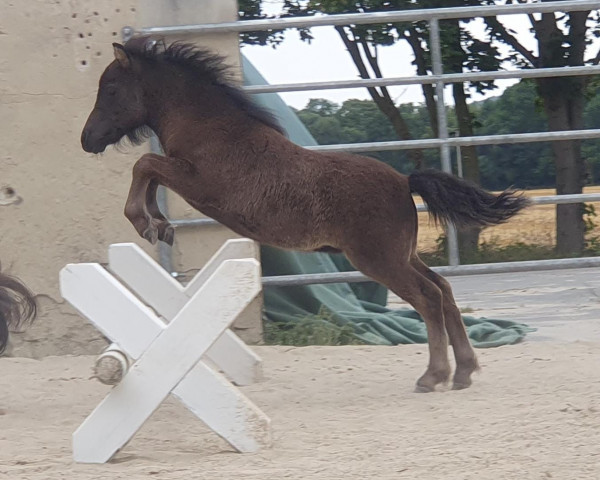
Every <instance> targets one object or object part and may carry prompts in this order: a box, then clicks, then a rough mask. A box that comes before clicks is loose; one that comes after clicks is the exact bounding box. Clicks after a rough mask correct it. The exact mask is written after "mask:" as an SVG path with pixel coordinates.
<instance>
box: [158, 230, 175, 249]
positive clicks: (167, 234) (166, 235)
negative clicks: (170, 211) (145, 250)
mask: <svg viewBox="0 0 600 480" xmlns="http://www.w3.org/2000/svg"><path fill="white" fill-rule="evenodd" d="M158 239H159V240H161V241H163V242H165V243H166V244H168V245H170V246H171V247H172V246H173V242H174V241H175V229H174V228H173V225H168V226H167V227H165V229H164V230H163V231H162V234H161V235H159V237H158Z"/></svg>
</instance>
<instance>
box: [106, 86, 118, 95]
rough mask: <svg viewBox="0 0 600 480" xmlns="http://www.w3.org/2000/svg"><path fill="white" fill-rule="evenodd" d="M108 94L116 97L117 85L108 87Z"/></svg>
mask: <svg viewBox="0 0 600 480" xmlns="http://www.w3.org/2000/svg"><path fill="white" fill-rule="evenodd" d="M106 94H107V95H108V96H109V97H114V96H115V95H116V94H117V89H116V88H115V87H107V89H106Z"/></svg>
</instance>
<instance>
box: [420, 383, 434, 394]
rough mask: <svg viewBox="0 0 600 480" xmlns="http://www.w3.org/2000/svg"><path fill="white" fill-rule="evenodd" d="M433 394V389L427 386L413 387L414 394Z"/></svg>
mask: <svg viewBox="0 0 600 480" xmlns="http://www.w3.org/2000/svg"><path fill="white" fill-rule="evenodd" d="M431 392H435V387H429V386H427V385H419V384H418V383H417V384H416V385H415V393H431Z"/></svg>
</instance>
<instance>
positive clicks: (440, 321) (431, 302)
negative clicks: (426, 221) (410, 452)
mask: <svg viewBox="0 0 600 480" xmlns="http://www.w3.org/2000/svg"><path fill="white" fill-rule="evenodd" d="M386 250H387V249H373V250H370V251H366V250H364V249H362V251H360V252H358V251H352V250H345V253H346V255H347V256H348V258H349V259H350V261H351V262H352V264H353V265H354V266H355V267H356V268H358V269H359V270H360V271H362V272H363V273H364V274H365V275H368V276H369V277H371V278H372V279H373V280H375V281H377V282H380V283H382V284H384V285H385V286H387V287H388V288H389V289H390V290H392V291H393V292H394V293H395V294H396V295H398V296H399V297H401V298H402V299H404V300H405V301H407V302H408V303H409V304H411V305H412V306H413V308H414V309H415V310H416V311H417V312H418V313H419V314H420V315H421V316H422V317H423V320H424V321H425V325H426V327H427V337H428V342H429V365H428V367H427V370H426V371H425V373H424V374H423V375H422V376H421V377H420V378H419V379H418V380H417V385H416V389H415V391H417V392H432V391H434V390H435V386H436V385H437V384H439V383H446V382H447V381H448V379H449V378H450V363H449V361H448V335H447V333H446V328H445V326H444V312H443V304H442V302H443V295H442V291H441V290H440V288H439V287H438V286H437V285H436V284H435V283H434V282H432V281H431V280H429V279H428V278H427V277H425V276H424V275H422V274H421V273H420V272H419V271H418V270H417V269H416V268H415V267H414V266H413V265H412V264H411V263H410V262H409V261H405V260H398V259H403V258H407V256H405V255H399V254H398V253H399V252H397V251H396V249H395V248H390V249H389V250H387V251H386ZM403 253H405V252H403Z"/></svg>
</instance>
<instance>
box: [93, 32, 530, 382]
mask: <svg viewBox="0 0 600 480" xmlns="http://www.w3.org/2000/svg"><path fill="white" fill-rule="evenodd" d="M147 40H148V39H147V38H144V37H140V38H136V39H134V40H132V41H130V42H129V43H128V44H127V45H126V46H125V47H123V46H121V45H119V44H114V48H115V60H114V61H113V62H112V63H111V64H110V65H109V66H108V67H107V68H106V70H105V72H104V73H103V75H102V77H101V79H100V88H99V91H98V97H97V100H96V105H95V107H94V110H93V111H92V113H91V114H90V117H89V119H88V121H87V123H86V126H85V128H84V130H83V133H82V145H83V148H84V150H86V151H88V152H94V153H98V152H101V151H103V150H104V149H105V148H106V146H107V145H110V144H113V143H115V142H118V141H119V140H120V139H121V138H123V137H124V136H128V137H129V138H130V139H131V140H133V141H136V140H139V139H140V135H141V134H143V133H145V132H147V129H148V127H149V128H150V129H151V130H152V131H154V132H155V133H156V135H157V136H158V138H159V139H160V141H161V144H162V147H163V149H164V152H165V155H164V156H162V155H156V154H145V155H143V156H142V157H141V158H140V159H139V160H138V162H137V163H136V164H135V166H134V168H133V180H132V183H131V188H130V192H129V196H128V198H127V202H126V205H125V215H126V216H127V218H128V219H129V220H130V221H131V223H132V224H133V226H134V228H135V229H136V231H137V232H138V233H139V234H140V236H142V237H143V238H145V239H147V240H148V241H150V242H152V243H154V242H156V241H157V240H162V241H165V242H167V243H169V244H172V243H173V238H174V235H173V233H174V232H173V227H172V226H171V225H169V222H168V220H167V219H166V218H165V217H164V215H163V214H162V213H161V212H160V210H159V208H158V205H157V203H156V189H157V188H158V186H159V185H164V186H165V187H167V188H169V189H171V190H173V191H174V192H175V193H177V194H178V195H180V196H181V197H182V198H184V199H185V200H186V201H187V202H188V203H189V204H190V205H191V206H192V207H194V208H196V209H197V210H199V211H201V212H202V213H204V214H205V215H208V216H210V217H212V218H214V219H215V220H217V221H219V222H221V223H222V224H224V225H226V226H227V227H229V228H231V229H232V230H233V231H235V232H236V233H238V234H240V235H243V236H246V237H249V238H252V239H254V240H256V241H258V242H261V243H265V244H268V245H273V246H277V247H281V248H288V249H295V250H304V251H342V252H344V253H345V254H346V255H347V256H348V258H349V259H350V261H351V262H352V264H353V265H354V266H355V267H356V268H358V269H359V270H360V271H362V272H363V273H365V274H366V275H368V276H369V277H371V278H373V279H374V280H376V281H378V282H381V283H382V284H384V285H386V286H387V287H389V288H390V289H391V290H392V291H393V292H394V293H396V294H397V295H398V296H400V297H401V298H403V299H404V300H406V301H407V302H409V303H410V304H411V305H412V306H413V307H414V308H415V310H417V312H419V314H420V315H421V316H422V317H423V319H424V321H425V324H426V326H427V334H428V340H429V349H430V360H429V366H428V368H427V370H426V372H425V374H424V375H423V376H421V378H419V380H418V381H417V391H419V392H429V391H433V390H434V389H435V386H436V385H437V384H439V383H443V382H446V381H447V380H448V379H449V376H450V373H451V369H450V364H449V361H448V341H450V343H451V344H452V346H453V349H454V356H455V359H456V371H455V374H454V384H453V386H454V388H456V389H459V388H465V387H468V386H469V385H470V384H471V374H472V372H473V371H474V370H476V369H477V368H478V365H477V359H476V357H475V353H474V351H473V349H472V347H471V345H470V343H469V340H468V338H467V334H466V332H465V327H464V325H463V323H462V319H461V316H460V312H459V311H458V308H457V307H456V304H455V301H454V298H453V296H452V291H451V288H450V285H449V284H448V282H446V280H444V279H443V278H442V277H440V276H439V275H437V274H436V273H434V272H433V271H432V270H430V269H429V268H428V267H427V266H426V265H425V264H424V263H423V262H421V260H420V259H419V257H418V255H417V252H416V242H417V214H416V208H415V204H414V202H413V199H412V195H411V194H412V193H418V194H419V195H421V196H422V197H423V199H424V201H425V202H426V203H427V205H428V207H429V212H430V214H431V215H432V216H433V217H434V219H435V220H439V221H441V222H442V223H445V222H453V223H455V224H457V225H481V226H485V225H493V224H497V223H501V222H503V221H506V220H507V219H508V218H510V217H511V216H512V215H514V214H515V213H517V212H518V211H519V210H520V209H522V208H523V207H524V206H525V205H526V204H527V202H526V200H525V199H524V198H523V197H521V196H519V195H515V194H514V193H513V192H509V191H507V192H503V193H501V194H499V195H492V194H490V193H488V192H486V191H484V190H482V189H481V188H479V187H478V186H476V185H473V184H471V183H468V182H465V181H463V180H460V179H457V178H455V177H453V176H451V175H448V174H445V173H442V172H438V171H433V170H432V171H426V172H415V173H413V174H411V175H410V176H405V175H401V174H399V173H397V172H396V171H395V170H393V169H392V168H391V167H389V166H387V165H385V164H383V163H381V162H378V161H377V160H374V159H371V158H368V157H363V156H358V155H349V154H344V153H318V152H314V151H309V150H306V149H304V148H302V147H299V146H297V145H295V144H293V143H292V142H290V141H289V140H288V139H287V138H286V137H285V135H283V132H282V129H281V127H280V126H279V125H278V124H277V122H276V121H275V120H274V118H273V117H272V115H271V114H270V113H269V112H268V111H266V110H264V109H262V108H260V107H258V106H257V105H256V104H254V103H253V102H252V101H251V100H250V99H249V98H248V97H247V96H245V95H244V93H243V92H242V91H241V90H239V89H238V88H237V87H235V86H234V85H233V84H232V83H231V81H230V80H229V78H228V76H227V71H226V69H225V67H224V66H223V63H222V61H221V59H220V58H219V57H217V56H215V55H213V54H212V53H210V52H207V51H204V50H199V49H196V48H194V47H193V46H191V45H187V44H181V43H175V44H172V45H170V46H168V47H167V46H166V45H165V44H164V43H163V42H150V43H148V41H147ZM140 129H141V130H140Z"/></svg>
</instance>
